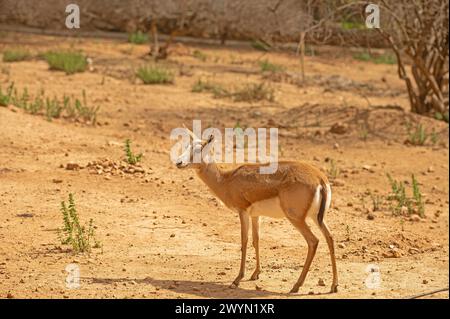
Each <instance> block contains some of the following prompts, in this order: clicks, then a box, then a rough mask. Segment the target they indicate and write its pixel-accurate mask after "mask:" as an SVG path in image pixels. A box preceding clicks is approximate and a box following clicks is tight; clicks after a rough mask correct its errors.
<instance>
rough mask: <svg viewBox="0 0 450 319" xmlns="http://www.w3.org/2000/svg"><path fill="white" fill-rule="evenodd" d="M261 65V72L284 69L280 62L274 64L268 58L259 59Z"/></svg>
mask: <svg viewBox="0 0 450 319" xmlns="http://www.w3.org/2000/svg"><path fill="white" fill-rule="evenodd" d="M259 67H260V69H261V72H272V73H276V72H282V71H284V68H283V66H281V65H278V64H273V63H271V62H269V61H268V60H263V61H259Z"/></svg>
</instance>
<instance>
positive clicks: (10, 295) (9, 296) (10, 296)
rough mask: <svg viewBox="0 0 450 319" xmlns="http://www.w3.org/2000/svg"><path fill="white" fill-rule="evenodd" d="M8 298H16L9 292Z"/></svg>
mask: <svg viewBox="0 0 450 319" xmlns="http://www.w3.org/2000/svg"><path fill="white" fill-rule="evenodd" d="M6 298H8V299H13V298H14V296H13V295H12V294H11V293H10V292H8V293H7V294H6Z"/></svg>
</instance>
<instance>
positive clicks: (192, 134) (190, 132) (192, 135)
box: [183, 123, 198, 140]
mask: <svg viewBox="0 0 450 319" xmlns="http://www.w3.org/2000/svg"><path fill="white" fill-rule="evenodd" d="M183 127H184V128H185V129H186V131H187V132H188V133H189V135H190V136H191V137H192V139H193V140H197V139H198V138H197V136H195V134H194V132H192V131H191V130H190V129H188V128H187V127H186V125H184V123H183Z"/></svg>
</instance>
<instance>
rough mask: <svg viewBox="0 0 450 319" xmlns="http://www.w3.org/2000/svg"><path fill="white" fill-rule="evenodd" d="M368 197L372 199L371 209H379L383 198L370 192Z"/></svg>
mask: <svg viewBox="0 0 450 319" xmlns="http://www.w3.org/2000/svg"><path fill="white" fill-rule="evenodd" d="M370 198H371V200H372V210H373V211H374V212H376V211H379V210H380V208H381V204H382V203H383V198H382V197H381V196H380V195H374V194H372V193H371V194H370Z"/></svg>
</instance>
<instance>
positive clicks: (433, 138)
mask: <svg viewBox="0 0 450 319" xmlns="http://www.w3.org/2000/svg"><path fill="white" fill-rule="evenodd" d="M430 139H431V143H432V144H433V145H436V144H437V142H438V141H439V135H438V134H437V133H436V130H435V129H434V128H433V130H432V131H431V136H430Z"/></svg>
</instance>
